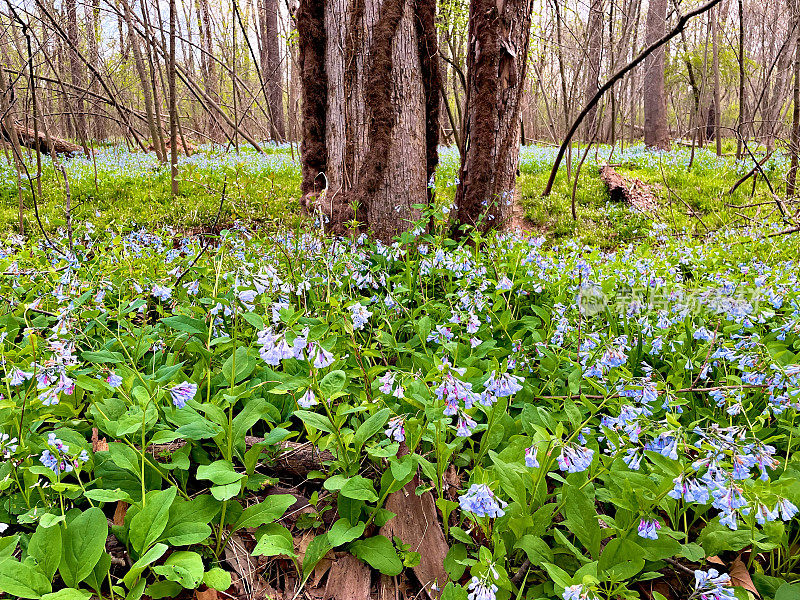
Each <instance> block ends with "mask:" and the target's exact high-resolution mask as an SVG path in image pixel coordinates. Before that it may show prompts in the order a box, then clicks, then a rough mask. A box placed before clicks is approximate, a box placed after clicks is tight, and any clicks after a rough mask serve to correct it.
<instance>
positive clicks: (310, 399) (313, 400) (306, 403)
mask: <svg viewBox="0 0 800 600" xmlns="http://www.w3.org/2000/svg"><path fill="white" fill-rule="evenodd" d="M316 404H319V402H318V401H317V397H316V396H315V395H314V392H312V391H311V388H308V389H307V390H306V393H305V394H303V396H302V397H301V398H300V400H298V401H297V405H298V406H299V407H300V408H305V409H309V408H311V407H312V406H314V405H316Z"/></svg>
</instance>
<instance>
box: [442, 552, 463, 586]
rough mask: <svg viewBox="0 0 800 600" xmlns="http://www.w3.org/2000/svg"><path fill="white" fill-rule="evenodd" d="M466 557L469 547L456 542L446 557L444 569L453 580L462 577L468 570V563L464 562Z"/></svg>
mask: <svg viewBox="0 0 800 600" xmlns="http://www.w3.org/2000/svg"><path fill="white" fill-rule="evenodd" d="M466 558H467V547H466V546H465V545H464V544H454V545H453V547H452V548H450V550H448V552H447V556H445V557H444V570H445V572H446V573H447V576H448V577H450V579H452V580H453V581H458V580H459V579H461V577H462V576H463V575H464V571H466V570H467V565H465V564H464V563H463V561H464V559H466Z"/></svg>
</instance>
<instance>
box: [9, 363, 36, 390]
mask: <svg viewBox="0 0 800 600" xmlns="http://www.w3.org/2000/svg"><path fill="white" fill-rule="evenodd" d="M31 377H33V373H32V372H28V371H23V370H22V369H18V368H16V367H14V368H13V369H11V374H10V376H9V378H8V383H10V384H11V385H14V386H16V385H20V384H22V383H24V382H25V381H27V380H29V379H30V378H31Z"/></svg>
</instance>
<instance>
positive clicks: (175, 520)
mask: <svg viewBox="0 0 800 600" xmlns="http://www.w3.org/2000/svg"><path fill="white" fill-rule="evenodd" d="M220 508H221V504H220V503H219V502H218V501H217V500H216V499H215V498H213V497H212V496H210V495H208V494H203V495H202V496H198V497H197V498H194V499H193V500H188V501H187V500H183V499H181V498H176V499H175V500H173V501H172V507H171V508H170V510H169V520H168V522H167V527H166V528H165V529H164V531H163V532H162V533H161V537H160V538H159V541H164V540H166V541H167V542H169V544H170V545H172V546H190V545H192V544H199V543H200V542H203V541H205V540H206V539H208V537H209V536H210V535H211V527H209V525H208V524H209V523H210V522H211V520H212V519H213V518H214V517H215V516H217V513H219V511H220Z"/></svg>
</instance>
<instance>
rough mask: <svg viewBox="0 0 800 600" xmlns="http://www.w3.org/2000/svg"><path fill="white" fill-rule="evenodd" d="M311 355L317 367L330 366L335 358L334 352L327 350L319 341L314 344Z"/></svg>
mask: <svg viewBox="0 0 800 600" xmlns="http://www.w3.org/2000/svg"><path fill="white" fill-rule="evenodd" d="M310 355H311V360H312V363H313V365H314V368H315V369H324V368H326V367H329V366H331V365H332V364H333V361H334V360H335V358H334V356H333V354H332V353H330V352H328V351H327V350H325V348H323V347H322V346H321V345H319V344H317V343H313V344H312V348H311V350H310Z"/></svg>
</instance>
